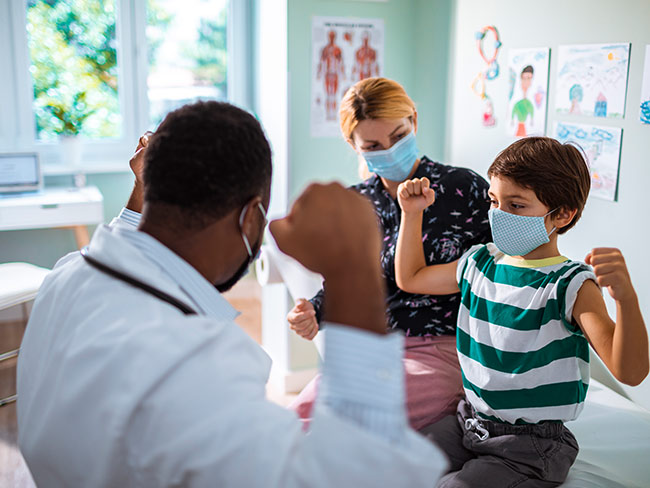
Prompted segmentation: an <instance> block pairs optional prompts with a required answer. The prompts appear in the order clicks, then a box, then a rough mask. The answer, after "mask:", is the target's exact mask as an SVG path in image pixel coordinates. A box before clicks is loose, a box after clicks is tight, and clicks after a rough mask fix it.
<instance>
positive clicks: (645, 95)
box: [639, 44, 650, 124]
mask: <svg viewBox="0 0 650 488" xmlns="http://www.w3.org/2000/svg"><path fill="white" fill-rule="evenodd" d="M639 118H640V120H641V122H643V123H644V124H650V44H648V45H647V46H646V47H645V64H644V67H643V84H642V85H641V113H640V115H639Z"/></svg>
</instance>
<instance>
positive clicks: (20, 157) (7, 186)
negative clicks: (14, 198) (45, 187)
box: [0, 153, 43, 194]
mask: <svg viewBox="0 0 650 488" xmlns="http://www.w3.org/2000/svg"><path fill="white" fill-rule="evenodd" d="M42 183H43V182H42V177H41V167H40V164H39V161H38V154H37V153H13V154H0V194H3V193H19V192H33V191H39V190H40V189H41V188H42Z"/></svg>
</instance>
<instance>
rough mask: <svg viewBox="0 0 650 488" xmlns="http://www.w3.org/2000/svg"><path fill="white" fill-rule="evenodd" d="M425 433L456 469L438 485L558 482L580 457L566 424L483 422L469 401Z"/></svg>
mask: <svg viewBox="0 0 650 488" xmlns="http://www.w3.org/2000/svg"><path fill="white" fill-rule="evenodd" d="M420 433H421V434H422V435H425V436H427V437H428V438H430V439H431V440H433V441H434V442H435V443H436V444H437V445H438V446H439V447H440V448H441V449H442V450H443V451H444V452H445V454H447V457H448V458H449V462H450V469H449V471H455V473H453V474H451V475H448V476H445V477H444V478H443V479H442V480H441V482H440V483H439V484H438V488H461V487H462V488H469V487H486V488H492V487H503V488H513V487H515V486H516V487H519V488H533V487H544V488H546V487H552V486H558V485H560V484H562V483H563V482H564V480H565V479H566V477H567V474H568V473H569V468H570V467H571V466H572V465H573V462H574V461H575V459H576V456H577V455H578V442H577V441H576V438H575V437H574V436H573V434H572V433H571V431H570V430H569V429H567V428H566V427H565V426H564V424H562V423H559V422H558V423H555V422H546V423H541V424H534V425H533V424H530V425H511V424H505V423H500V422H492V421H489V420H483V419H481V418H479V417H476V415H475V413H474V412H473V411H472V407H471V406H470V405H469V404H468V403H467V402H466V401H465V400H461V401H460V403H459V404H458V409H457V411H456V416H453V415H449V416H447V417H445V418H443V419H442V420H440V421H439V422H436V423H435V424H432V425H429V426H427V427H425V428H423V429H422V430H420ZM481 438H483V439H481Z"/></svg>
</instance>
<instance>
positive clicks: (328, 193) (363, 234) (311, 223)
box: [269, 183, 381, 279]
mask: <svg viewBox="0 0 650 488" xmlns="http://www.w3.org/2000/svg"><path fill="white" fill-rule="evenodd" d="M269 227H270V230H271V233H272V234H273V237H274V238H275V241H276V242H277V244H278V247H279V248H280V249H281V250H282V252H284V253H286V254H288V255H289V256H292V257H293V258H295V259H297V260H298V261H300V262H301V263H302V264H303V265H304V266H305V267H306V268H309V269H310V270H312V271H315V272H317V273H320V274H322V275H323V276H324V277H325V279H330V278H335V277H339V276H343V275H348V274H351V273H353V272H355V271H356V272H359V271H367V270H374V268H377V270H378V269H379V262H380V261H379V252H380V249H381V238H380V234H379V227H378V221H377V217H376V215H375V211H374V210H373V208H372V205H371V204H370V202H369V201H368V200H367V199H366V198H365V197H362V196H361V195H359V194H357V193H355V192H353V191H352V190H348V189H346V188H344V187H343V186H341V185H340V184H339V183H330V184H326V185H323V184H312V185H310V186H309V187H308V188H307V189H306V190H305V191H304V192H303V193H302V195H300V196H299V197H298V199H297V200H296V201H295V202H294V204H293V206H292V207H291V210H290V211H289V214H288V215H287V216H286V217H285V218H283V219H279V220H275V221H273V222H271V224H270V226H269Z"/></svg>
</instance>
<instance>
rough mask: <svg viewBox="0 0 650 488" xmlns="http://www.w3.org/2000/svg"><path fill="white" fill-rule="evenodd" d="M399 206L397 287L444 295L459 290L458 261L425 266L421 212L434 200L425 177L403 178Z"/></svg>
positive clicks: (396, 258)
mask: <svg viewBox="0 0 650 488" xmlns="http://www.w3.org/2000/svg"><path fill="white" fill-rule="evenodd" d="M397 199H398V201H399V204H400V207H401V208H402V221H401V224H400V230H399V236H398V238H397V248H396V250H395V279H396V282H397V286H399V287H400V288H401V289H402V290H404V291H407V292H409V293H423V294H429V295H447V294H450V293H458V284H457V283H456V265H457V261H454V262H452V263H447V264H439V265H435V266H427V265H426V261H425V259H424V248H423V246H422V213H423V211H424V209H425V208H427V207H428V206H429V205H431V204H432V203H433V202H434V200H435V193H434V191H433V190H432V189H431V188H430V187H429V180H428V179H427V178H422V179H419V178H415V179H413V180H409V181H405V182H404V183H402V184H401V185H400V186H399V188H398V189H397Z"/></svg>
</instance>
